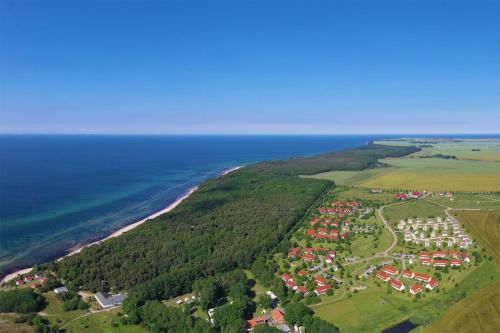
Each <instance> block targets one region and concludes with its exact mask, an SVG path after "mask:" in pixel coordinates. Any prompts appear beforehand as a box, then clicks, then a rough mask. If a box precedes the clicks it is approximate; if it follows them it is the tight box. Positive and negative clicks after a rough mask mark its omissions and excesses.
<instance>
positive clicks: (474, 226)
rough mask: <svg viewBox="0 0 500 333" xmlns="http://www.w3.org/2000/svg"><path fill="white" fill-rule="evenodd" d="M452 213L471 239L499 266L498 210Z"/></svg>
mask: <svg viewBox="0 0 500 333" xmlns="http://www.w3.org/2000/svg"><path fill="white" fill-rule="evenodd" d="M454 213H456V214H457V218H458V220H459V221H460V222H461V223H462V224H464V225H466V226H467V228H468V230H469V231H470V233H471V234H472V237H473V239H475V240H477V241H478V242H479V243H480V244H481V245H482V246H483V247H485V248H486V249H487V251H488V252H489V253H491V254H492V255H493V257H494V258H495V260H496V262H497V263H499V264H500V246H499V244H500V210H494V211H470V210H469V211H458V212H454Z"/></svg>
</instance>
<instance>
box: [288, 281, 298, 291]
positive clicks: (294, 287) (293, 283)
mask: <svg viewBox="0 0 500 333" xmlns="http://www.w3.org/2000/svg"><path fill="white" fill-rule="evenodd" d="M286 286H287V288H290V289H292V290H295V289H297V284H296V283H295V282H293V280H288V281H287V282H286Z"/></svg>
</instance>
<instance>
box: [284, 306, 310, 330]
mask: <svg viewBox="0 0 500 333" xmlns="http://www.w3.org/2000/svg"><path fill="white" fill-rule="evenodd" d="M313 313H314V312H313V311H312V310H311V309H310V308H309V307H307V306H305V305H304V304H302V303H290V304H288V305H287V306H286V307H285V320H286V322H287V323H289V324H291V325H295V324H297V325H298V326H303V324H304V318H305V317H306V316H311V315H312V314H313Z"/></svg>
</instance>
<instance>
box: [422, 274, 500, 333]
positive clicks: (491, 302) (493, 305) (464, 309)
mask: <svg viewBox="0 0 500 333" xmlns="http://www.w3.org/2000/svg"><path fill="white" fill-rule="evenodd" d="M499 309H500V282H497V283H494V284H492V285H490V286H489V287H486V288H484V289H482V290H481V291H479V292H477V293H475V294H474V295H473V296H471V297H468V298H466V299H464V300H462V301H460V302H458V303H457V304H455V305H453V306H452V307H451V308H450V309H449V311H448V312H447V313H446V314H445V315H444V316H442V317H441V318H440V319H439V320H438V321H437V322H435V323H434V324H432V325H431V326H430V327H428V328H426V329H424V330H423V331H424V332H426V333H441V332H456V333H461V332H463V333H468V332H481V333H489V332H491V333H494V332H498V328H499V327H500V311H499Z"/></svg>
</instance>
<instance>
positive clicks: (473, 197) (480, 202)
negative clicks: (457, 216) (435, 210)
mask: <svg viewBox="0 0 500 333" xmlns="http://www.w3.org/2000/svg"><path fill="white" fill-rule="evenodd" d="M427 200H429V201H432V202H435V203H438V204H441V205H445V206H447V207H451V208H456V209H500V195H498V194H496V195H493V194H492V195H485V194H472V193H466V194H457V195H455V196H454V197H453V200H450V199H448V198H442V197H431V198H428V199H427Z"/></svg>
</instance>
